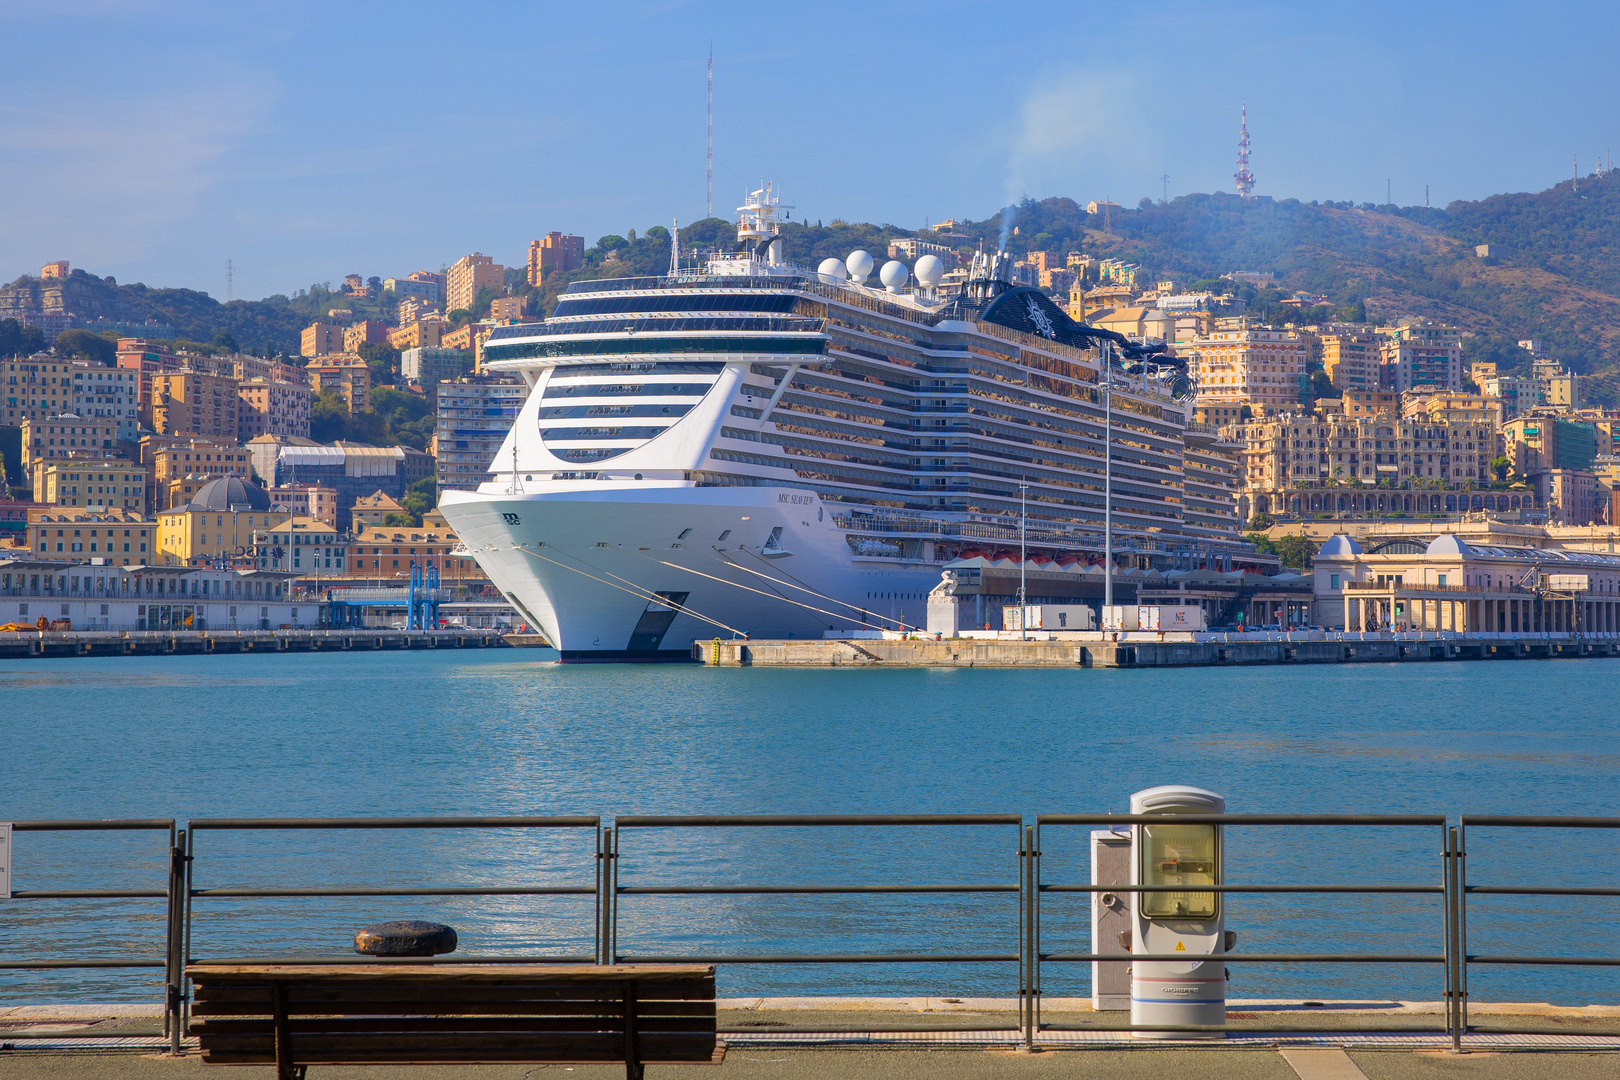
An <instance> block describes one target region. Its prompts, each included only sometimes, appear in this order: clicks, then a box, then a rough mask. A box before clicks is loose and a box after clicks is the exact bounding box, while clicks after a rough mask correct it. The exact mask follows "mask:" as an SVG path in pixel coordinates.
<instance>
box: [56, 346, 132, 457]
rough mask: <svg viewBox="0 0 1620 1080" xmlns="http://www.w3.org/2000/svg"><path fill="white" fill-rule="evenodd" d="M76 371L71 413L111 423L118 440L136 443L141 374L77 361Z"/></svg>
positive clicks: (85, 361)
mask: <svg viewBox="0 0 1620 1080" xmlns="http://www.w3.org/2000/svg"><path fill="white" fill-rule="evenodd" d="M72 367H73V406H72V408H71V409H70V410H69V411H71V412H73V413H76V414H77V415H79V416H83V417H93V418H95V419H97V420H101V419H107V420H111V421H113V422H114V425H115V427H116V428H117V432H118V433H117V436H116V437H117V438H118V439H120V440H121V441H123V442H134V441H135V439H136V438H137V437H138V436H139V433H140V428H141V399H140V376H139V373H138V372H134V371H128V370H125V369H123V368H119V367H107V366H106V365H105V364H93V363H90V362H89V361H87V360H75V361H73V363H72Z"/></svg>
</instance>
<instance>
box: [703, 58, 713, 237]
mask: <svg viewBox="0 0 1620 1080" xmlns="http://www.w3.org/2000/svg"><path fill="white" fill-rule="evenodd" d="M707 108H708V111H707V113H706V120H705V125H704V127H705V137H706V139H707V140H708V141H707V145H706V148H705V150H704V178H703V206H704V211H703V216H704V217H706V218H712V217H714V42H712V41H711V42H709V98H708V106H707Z"/></svg>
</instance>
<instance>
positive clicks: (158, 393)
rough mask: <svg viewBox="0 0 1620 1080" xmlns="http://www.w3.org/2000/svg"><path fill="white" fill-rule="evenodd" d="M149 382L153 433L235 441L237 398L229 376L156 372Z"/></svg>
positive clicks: (238, 409)
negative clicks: (150, 386)
mask: <svg viewBox="0 0 1620 1080" xmlns="http://www.w3.org/2000/svg"><path fill="white" fill-rule="evenodd" d="M151 382H152V398H151V402H152V406H151V407H152V430H153V431H154V432H156V433H157V434H159V435H176V436H180V437H183V438H193V439H197V438H201V439H232V440H234V439H235V438H236V430H237V420H238V415H239V412H240V399H239V398H238V397H237V389H236V388H237V381H236V379H234V378H232V377H230V376H228V375H204V374H202V373H200V372H196V371H166V372H158V373H156V374H154V375H153V376H152V377H151Z"/></svg>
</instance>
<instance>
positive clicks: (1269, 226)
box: [0, 173, 1620, 425]
mask: <svg viewBox="0 0 1620 1080" xmlns="http://www.w3.org/2000/svg"><path fill="white" fill-rule="evenodd" d="M1103 226H1104V221H1103V219H1102V217H1101V216H1099V215H1091V214H1087V213H1086V212H1085V209H1084V207H1083V206H1082V205H1081V204H1079V203H1078V202H1076V201H1075V200H1073V199H1070V198H1063V197H1058V198H1049V199H1041V200H1034V199H1024V200H1023V201H1021V202H1020V203H1018V204H1017V205H1016V206H1010V207H1007V208H1005V209H1004V210H1002V211H1000V212H998V213H995V214H992V215H990V216H989V217H987V218H985V219H983V220H982V221H969V222H963V221H958V222H957V224H956V226H955V227H954V229H953V231H952V232H951V233H950V234H949V235H948V236H940V235H939V234H935V233H919V232H917V231H913V230H908V229H902V228H900V227H898V226H895V225H891V224H880V225H874V224H861V223H850V222H844V221H836V220H835V221H833V222H831V223H830V224H824V223H822V222H819V221H818V222H815V223H810V222H804V221H789V222H787V223H786V224H785V225H784V228H783V240H784V245H783V246H784V250H785V253H786V255H787V257H788V258H789V259H791V260H793V261H795V262H798V263H801V264H807V265H814V264H815V263H817V262H819V261H820V260H821V259H823V258H827V257H829V256H832V257H838V258H842V257H844V256H845V255H847V254H848V253H849V252H850V251H852V250H854V249H856V248H864V249H865V250H867V251H870V252H871V253H872V254H873V255H874V256H875V257H877V258H878V259H879V260H880V261H881V259H882V257H883V254H884V251H885V249H886V248H887V246H888V244H889V242H890V241H891V240H894V239H896V238H901V237H911V236H919V235H922V236H926V237H927V238H928V239H935V240H939V241H941V242H944V243H947V244H950V245H952V246H956V247H973V246H977V245H979V244H981V243H982V244H983V245H984V246H985V247H986V248H993V247H995V246H996V245H997V243H998V242H1000V239H1001V237H1002V235H1003V232H1004V231H1005V234H1006V237H1007V246H1008V248H1009V249H1010V250H1012V251H1013V252H1014V253H1018V254H1022V253H1025V252H1028V251H1031V250H1048V251H1056V252H1059V253H1060V254H1061V253H1067V252H1070V251H1080V252H1084V253H1086V254H1089V255H1093V256H1096V257H1098V258H1115V259H1122V260H1124V261H1126V262H1130V263H1136V264H1138V265H1139V266H1140V268H1141V269H1140V270H1139V271H1138V276H1137V280H1138V282H1139V283H1149V282H1153V281H1158V280H1166V279H1170V280H1174V281H1176V282H1177V283H1178V284H1180V285H1181V286H1183V287H1187V288H1211V289H1215V290H1218V291H1229V292H1234V293H1236V294H1238V295H1240V296H1242V297H1243V298H1244V299H1245V300H1247V301H1248V302H1249V309H1250V311H1252V312H1254V313H1256V314H1258V315H1259V316H1260V317H1262V318H1265V319H1267V320H1270V321H1276V322H1287V321H1293V322H1298V323H1310V322H1322V321H1327V320H1339V321H1347V322H1362V321H1366V322H1370V323H1385V322H1390V321H1394V320H1398V319H1405V318H1425V319H1433V320H1438V321H1442V322H1447V323H1450V324H1452V325H1456V326H1460V327H1462V328H1463V329H1464V330H1466V331H1468V332H1469V335H1470V336H1469V337H1468V338H1467V349H1468V354H1469V357H1470V358H1471V359H1484V360H1495V361H1496V362H1498V363H1499V364H1501V365H1502V366H1503V367H1504V368H1505V369H1506V370H1508V371H1519V370H1523V369H1525V368H1527V366H1528V360H1529V354H1528V353H1526V352H1525V351H1524V350H1523V349H1520V348H1518V347H1517V345H1516V342H1517V341H1518V340H1519V339H1521V338H1532V337H1533V338H1539V339H1542V340H1544V341H1545V342H1546V343H1547V345H1548V349H1549V351H1550V353H1551V355H1552V356H1553V358H1554V359H1557V360H1559V361H1561V362H1562V363H1564V364H1566V365H1568V366H1570V367H1572V368H1573V369H1575V370H1576V371H1579V372H1581V373H1583V374H1586V375H1588V376H1591V377H1592V378H1591V381H1590V382H1589V384H1588V385H1589V388H1590V396H1591V397H1592V398H1593V399H1594V400H1596V401H1600V402H1603V403H1605V404H1611V405H1613V404H1620V378H1617V375H1616V373H1617V372H1620V258H1617V256H1620V176H1617V175H1616V174H1613V173H1610V174H1607V175H1604V176H1592V177H1587V178H1584V179H1582V180H1580V181H1579V182H1578V183H1575V182H1571V181H1565V182H1564V183H1562V184H1558V185H1556V186H1554V187H1552V188H1549V189H1548V190H1546V191H1541V192H1534V193H1518V194H1504V195H1493V196H1491V197H1489V198H1487V199H1482V200H1479V201H1477V202H1454V203H1452V204H1451V205H1449V206H1447V207H1446V208H1445V209H1443V210H1442V209H1438V208H1428V207H1400V206H1393V205H1386V206H1375V205H1373V204H1371V203H1362V204H1360V205H1354V204H1351V203H1344V202H1300V201H1299V200H1295V199H1283V200H1276V201H1273V200H1270V199H1253V200H1243V199H1238V198H1237V197H1236V196H1232V195H1225V194H1221V193H1216V194H1213V195H1201V194H1200V195H1184V196H1180V197H1177V198H1175V199H1171V200H1170V201H1168V202H1161V203H1155V202H1152V201H1150V200H1146V199H1144V200H1143V201H1142V202H1141V203H1140V204H1139V205H1138V206H1136V207H1134V208H1121V209H1117V210H1114V211H1113V212H1112V213H1111V214H1110V215H1109V220H1108V222H1107V228H1106V229H1105V228H1104V227H1103ZM734 237H735V232H734V226H733V223H732V222H730V221H728V220H725V219H722V218H709V219H706V220H703V221H698V222H694V223H692V224H690V225H687V226H685V227H683V228H682V229H681V249H682V253H683V255H686V256H689V257H700V256H701V255H703V254H704V253H706V252H708V251H714V250H729V249H731V248H732V247H733V245H734ZM1478 245H1489V254H1488V256H1485V257H1481V256H1480V255H1477V254H1476V251H1475V249H1476V246H1478ZM669 255H670V234H669V230H668V229H667V228H666V227H664V226H662V225H655V226H653V227H651V228H649V229H647V230H646V231H645V232H644V233H640V234H638V233H637V232H636V231H635V230H629V231H627V232H626V233H625V234H624V235H622V236H621V235H617V234H614V235H608V236H603V237H601V238H599V239H598V240H597V242H596V243H595V244H594V245H592V246H591V247H590V248H589V249H587V251H586V253H585V262H584V265H583V266H582V267H581V268H579V269H577V270H574V271H570V272H569V273H566V274H564V273H553V274H551V275H550V276H549V277H547V278H546V280H545V281H544V282H543V283H542V284H541V285H540V286H538V287H535V286H530V285H529V284H528V283H527V282H525V281H524V280H523V275H522V272H521V270H518V269H513V270H509V271H508V274H507V285H508V287H509V288H510V289H511V290H512V291H514V292H524V293H526V294H527V295H528V296H529V297H530V300H531V310H535V311H538V312H540V313H549V312H550V311H551V310H552V309H553V308H554V307H555V305H556V301H557V298H558V297H559V296H560V295H561V294H562V293H563V292H564V291H565V290H566V289H567V287H568V285H569V284H570V283H572V282H575V281H580V280H588V279H592V278H606V277H626V276H642V275H649V276H650V275H658V274H663V273H665V272H666V271H667V270H668V268H669ZM1234 270H1254V271H1268V272H1270V273H1272V274H1274V275H1275V277H1276V287H1275V288H1262V289H1256V288H1254V287H1253V286H1250V285H1241V286H1240V285H1234V284H1233V283H1232V282H1231V281H1230V280H1226V281H1223V280H1222V279H1221V276H1222V275H1224V274H1229V273H1231V272H1232V271H1234ZM375 284H379V285H380V282H377V283H375ZM48 287H57V288H65V289H69V290H70V291H71V292H72V293H73V297H74V303H75V304H78V305H81V306H83V307H84V308H85V309H86V310H95V311H97V312H99V313H101V314H103V315H104V316H106V317H108V318H115V319H117V320H119V321H123V322H141V321H144V320H148V319H149V320H153V321H158V322H164V323H168V324H170V325H172V326H173V327H174V328H175V330H176V333H177V335H178V336H179V337H180V338H182V339H186V340H189V341H192V342H197V343H205V344H204V345H203V347H204V348H208V347H227V348H228V347H231V344H234V345H236V346H239V347H241V348H243V349H245V350H247V351H251V352H253V353H255V354H258V355H270V354H279V353H287V354H296V353H297V351H298V334H299V331H300V330H302V329H303V327H304V326H306V325H308V324H309V323H310V322H311V321H312V320H314V319H315V318H317V317H320V316H323V315H325V314H326V312H327V311H328V310H330V309H332V308H335V307H344V308H349V309H350V310H352V311H353V312H354V315H355V317H356V318H366V317H376V318H384V319H391V318H392V317H393V315H394V303H393V300H392V298H391V297H389V296H385V295H379V296H376V297H374V298H372V299H369V300H357V299H354V298H351V297H348V296H345V295H343V294H342V292H341V291H336V290H333V289H331V288H330V286H329V285H326V284H316V285H311V286H310V287H309V288H308V289H304V290H300V291H299V292H297V293H295V294H294V295H292V296H284V295H277V296H271V297H268V298H266V299H264V300H256V301H244V300H237V301H232V302H231V303H229V304H221V303H219V302H218V301H216V300H215V299H213V298H212V297H210V296H208V295H207V294H206V293H201V292H196V291H194V290H189V289H161V288H151V287H148V286H146V285H142V284H136V285H119V284H117V283H116V282H114V281H113V280H112V279H110V278H107V279H102V278H96V277H94V276H92V275H89V274H85V273H84V272H83V271H81V270H75V271H74V272H73V274H72V275H71V277H70V279H69V280H68V282H67V283H65V284H57V283H50V282H41V281H39V280H38V279H34V278H27V277H25V278H19V279H18V280H17V281H16V282H13V283H12V284H11V285H8V286H5V287H4V288H0V353H4V352H7V351H19V350H22V349H23V345H24V342H23V341H22V340H21V331H20V329H8V328H6V327H5V326H4V323H3V320H4V318H5V316H6V314H7V312H8V309H15V307H16V305H17V304H19V303H22V302H24V301H26V300H30V299H33V298H37V296H38V295H39V292H40V290H42V289H44V288H48ZM1296 291H1305V292H1309V293H1311V294H1313V295H1316V296H1321V297H1324V298H1325V299H1324V300H1323V301H1322V302H1321V303H1320V304H1318V305H1315V306H1313V307H1309V308H1306V309H1304V310H1301V309H1299V308H1295V307H1285V306H1282V305H1281V304H1280V301H1281V300H1283V299H1285V298H1288V297H1290V296H1292V294H1293V293H1294V292H1296ZM494 296H495V293H494V292H493V291H492V290H486V295H482V296H480V297H479V298H478V302H477V303H476V304H475V305H474V307H473V308H472V309H471V310H468V311H465V312H453V313H451V317H452V319H453V320H454V321H465V320H466V319H468V318H476V317H479V316H480V315H482V314H483V313H484V312H486V311H487V310H488V306H489V302H490V301H491V300H492V299H494ZM226 343H230V344H226ZM29 344H32V341H31V340H30V342H29ZM74 348H75V349H76V351H81V352H86V351H93V350H94V349H95V348H96V346H94V345H93V344H92V343H87V342H84V341H79V342H78V343H77V344H76V345H75V346H74ZM410 422H411V421H409V420H406V419H404V418H403V417H402V418H401V420H400V423H401V424H402V425H404V424H408V423H410Z"/></svg>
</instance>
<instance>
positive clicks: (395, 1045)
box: [203, 1031, 714, 1065]
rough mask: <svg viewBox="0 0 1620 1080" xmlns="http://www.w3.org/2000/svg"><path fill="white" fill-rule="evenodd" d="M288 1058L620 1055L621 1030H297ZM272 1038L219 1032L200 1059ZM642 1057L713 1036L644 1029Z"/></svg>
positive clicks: (706, 1052)
mask: <svg viewBox="0 0 1620 1080" xmlns="http://www.w3.org/2000/svg"><path fill="white" fill-rule="evenodd" d="M288 1041H289V1043H290V1045H291V1047H292V1055H293V1059H294V1060H295V1061H296V1062H297V1063H298V1064H300V1065H319V1064H329V1063H330V1062H332V1061H333V1060H335V1059H336V1058H337V1056H338V1055H348V1056H349V1057H350V1058H355V1057H365V1058H376V1059H379V1060H380V1059H382V1058H386V1057H403V1056H408V1055H411V1054H419V1055H420V1054H433V1055H435V1056H437V1055H440V1054H443V1055H445V1060H447V1061H448V1060H457V1059H458V1058H457V1057H456V1056H457V1055H459V1057H460V1058H466V1057H476V1056H478V1055H479V1054H485V1053H492V1052H499V1053H503V1054H512V1053H525V1054H537V1055H539V1057H538V1060H547V1059H550V1058H562V1057H570V1056H581V1057H585V1058H588V1059H591V1060H597V1061H603V1060H606V1061H623V1060H624V1036H623V1035H621V1034H618V1033H617V1032H603V1033H599V1034H592V1033H577V1032H570V1033H557V1032H534V1033H523V1032H505V1031H467V1032H426V1033H422V1034H416V1035H412V1034H404V1033H400V1034H386V1035H364V1034H360V1035H354V1034H342V1033H336V1034H330V1035H299V1034H294V1035H291V1036H290V1037H289V1040H288ZM273 1044H274V1040H273V1039H272V1038H270V1037H267V1036H263V1035H220V1036H216V1037H215V1038H213V1039H211V1040H209V1043H208V1045H206V1046H204V1047H203V1054H204V1057H205V1059H207V1058H208V1057H211V1056H213V1055H215V1054H234V1055H249V1056H260V1057H263V1058H264V1059H266V1060H273V1059H274V1057H275V1048H274V1045H273ZM637 1050H638V1055H639V1057H640V1058H641V1060H643V1061H657V1060H660V1059H662V1060H666V1061H707V1060H708V1059H709V1057H710V1056H711V1054H712V1053H713V1051H714V1036H712V1035H708V1034H702V1035H679V1034H667V1033H666V1034H649V1035H647V1036H645V1037H644V1038H640V1039H638V1040H637Z"/></svg>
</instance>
